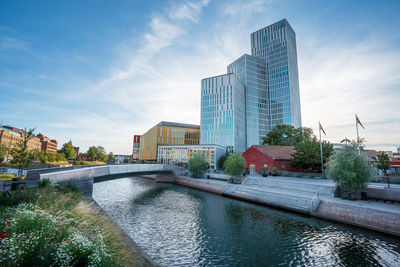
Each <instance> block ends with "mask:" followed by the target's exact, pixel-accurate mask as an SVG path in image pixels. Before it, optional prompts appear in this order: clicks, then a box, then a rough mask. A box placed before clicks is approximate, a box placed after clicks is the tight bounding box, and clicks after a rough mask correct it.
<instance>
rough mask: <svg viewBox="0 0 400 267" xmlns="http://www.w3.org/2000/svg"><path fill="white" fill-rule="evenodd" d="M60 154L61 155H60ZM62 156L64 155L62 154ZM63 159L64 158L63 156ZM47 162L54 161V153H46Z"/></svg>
mask: <svg viewBox="0 0 400 267" xmlns="http://www.w3.org/2000/svg"><path fill="white" fill-rule="evenodd" d="M60 154H62V153H60ZM63 155H64V154H63ZM64 157H65V156H64ZM47 161H48V162H54V161H56V153H48V154H47Z"/></svg>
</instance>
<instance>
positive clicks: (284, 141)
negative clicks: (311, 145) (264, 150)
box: [263, 124, 315, 146]
mask: <svg viewBox="0 0 400 267" xmlns="http://www.w3.org/2000/svg"><path fill="white" fill-rule="evenodd" d="M314 137H315V136H314V134H313V130H312V129H311V128H307V127H299V128H295V127H293V126H291V125H286V124H278V125H276V126H275V127H274V128H273V129H272V130H271V131H270V132H269V133H268V134H267V136H266V137H264V138H263V144H264V145H266V144H267V145H276V146H294V145H296V144H297V143H299V142H302V141H303V140H310V139H312V138H314Z"/></svg>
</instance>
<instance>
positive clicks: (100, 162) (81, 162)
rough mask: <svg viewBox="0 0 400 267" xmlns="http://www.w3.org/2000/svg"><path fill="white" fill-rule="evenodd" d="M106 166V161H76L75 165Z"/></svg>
mask: <svg viewBox="0 0 400 267" xmlns="http://www.w3.org/2000/svg"><path fill="white" fill-rule="evenodd" d="M102 164H106V163H105V162H104V161H84V160H80V161H76V162H75V164H74V165H102Z"/></svg>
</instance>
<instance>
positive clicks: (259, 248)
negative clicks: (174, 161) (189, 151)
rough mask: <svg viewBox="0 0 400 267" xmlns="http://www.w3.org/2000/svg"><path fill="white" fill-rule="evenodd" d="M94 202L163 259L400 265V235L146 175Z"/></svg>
mask: <svg viewBox="0 0 400 267" xmlns="http://www.w3.org/2000/svg"><path fill="white" fill-rule="evenodd" d="M93 197H94V199H95V200H96V202H97V203H98V204H99V205H100V206H101V207H102V208H103V209H104V210H105V211H106V212H107V213H108V214H109V215H110V216H111V217H112V218H113V219H114V220H115V221H116V222H117V223H118V224H119V225H120V226H121V227H122V228H123V229H124V230H125V231H126V232H127V233H128V234H129V235H130V236H131V238H132V239H133V240H134V241H135V242H136V243H137V244H138V245H139V246H140V247H141V248H142V250H143V251H144V252H145V253H147V254H148V255H149V256H150V258H151V259H153V260H154V261H155V262H156V263H158V264H160V265H162V266H204V265H208V266H400V240H399V239H398V238H395V237H391V236H388V235H384V234H380V233H377V232H373V231H368V230H363V229H359V228H355V227H351V226H346V225H341V224H336V223H333V222H330V221H324V220H319V219H315V218H310V217H306V216H301V215H298V214H293V213H289V212H284V211H280V210H275V209H271V208H268V207H263V206H258V205H255V204H251V203H246V202H242V201H238V200H234V199H229V198H225V197H221V196H219V195H215V194H211V193H207V192H203V191H198V190H194V189H190V188H186V187H182V186H177V185H172V184H156V183H155V182H154V181H152V180H147V179H144V178H138V177H136V178H123V179H118V180H112V181H107V182H101V183H96V184H94V192H93Z"/></svg>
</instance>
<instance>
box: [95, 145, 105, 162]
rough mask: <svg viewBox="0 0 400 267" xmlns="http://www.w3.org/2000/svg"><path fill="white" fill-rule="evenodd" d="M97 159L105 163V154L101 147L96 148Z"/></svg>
mask: <svg viewBox="0 0 400 267" xmlns="http://www.w3.org/2000/svg"><path fill="white" fill-rule="evenodd" d="M97 159H98V160H100V161H106V160H107V152H106V150H105V149H104V147H102V146H98V147H97Z"/></svg>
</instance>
